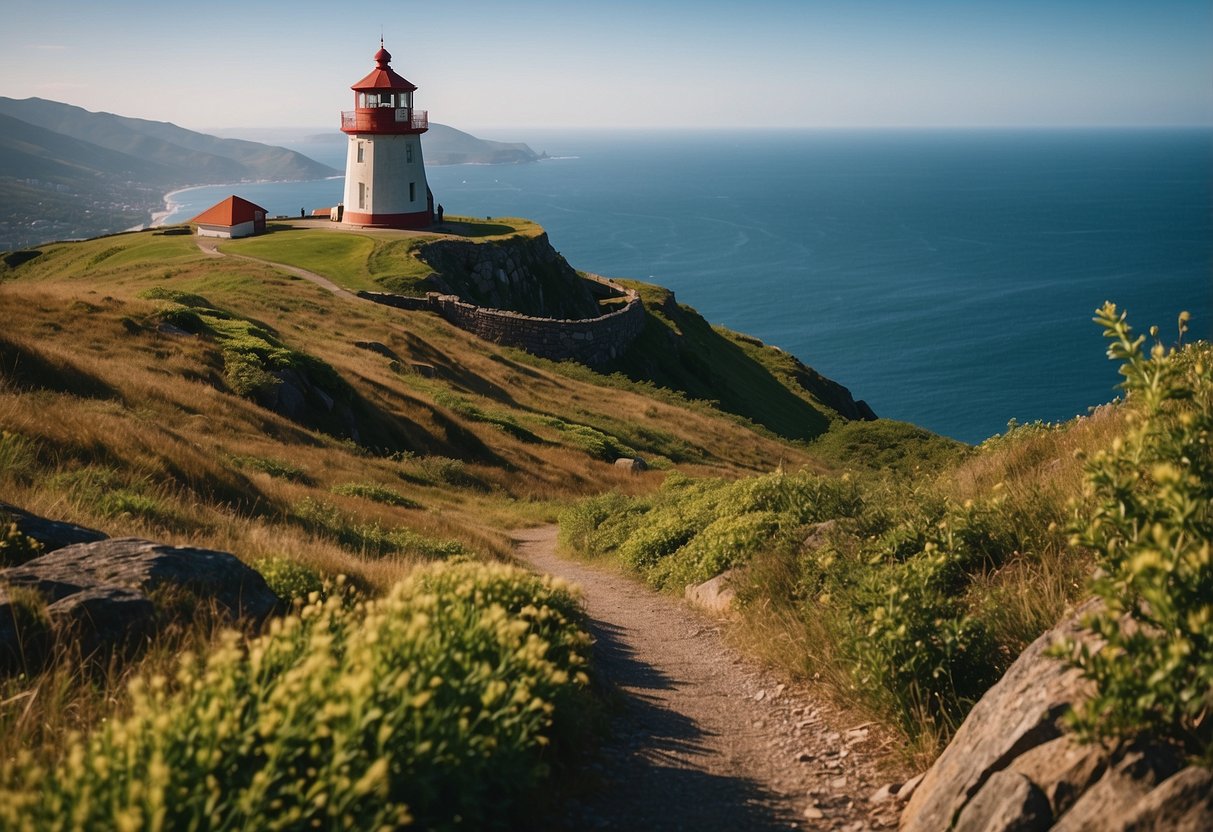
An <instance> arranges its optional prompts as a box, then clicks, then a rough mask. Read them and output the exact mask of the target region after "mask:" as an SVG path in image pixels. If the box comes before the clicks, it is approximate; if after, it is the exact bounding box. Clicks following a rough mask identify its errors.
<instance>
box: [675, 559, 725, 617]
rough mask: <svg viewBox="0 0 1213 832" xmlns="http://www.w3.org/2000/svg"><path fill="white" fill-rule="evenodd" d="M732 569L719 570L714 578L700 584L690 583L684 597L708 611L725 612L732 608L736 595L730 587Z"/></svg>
mask: <svg viewBox="0 0 1213 832" xmlns="http://www.w3.org/2000/svg"><path fill="white" fill-rule="evenodd" d="M733 575H734V570H732V569H729V570H727V571H725V572H721V573H720V574H719V575H717V576H716V577H715V578H712V579H711V580H708V581H704V582H703V583H701V584H690V585H689V586H687V588H686V592H685V593H684V594H685V596H686V599H687V600H688V601H690V602H691V603H692V604H694V605H695V606H697V607H701V608H703V609H705V610H708V611H709V612H714V613H720V614H725V613H727V612H729V611H730V610H731V609H732V608H733V601H734V599H736V597H737V593H736V591H734V589H733V587H732V579H733Z"/></svg>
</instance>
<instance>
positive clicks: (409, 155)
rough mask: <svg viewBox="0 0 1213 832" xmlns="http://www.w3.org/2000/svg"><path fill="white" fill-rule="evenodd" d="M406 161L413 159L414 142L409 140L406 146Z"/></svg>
mask: <svg viewBox="0 0 1213 832" xmlns="http://www.w3.org/2000/svg"><path fill="white" fill-rule="evenodd" d="M404 161H406V162H411V161H413V143H412V142H409V143H408V144H406V145H405V146H404Z"/></svg>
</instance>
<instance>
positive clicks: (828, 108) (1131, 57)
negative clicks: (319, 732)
mask: <svg viewBox="0 0 1213 832" xmlns="http://www.w3.org/2000/svg"><path fill="white" fill-rule="evenodd" d="M350 8H351V6H347V5H346V4H337V3H332V2H326V3H320V2H310V0H294V2H290V3H278V2H249V1H248V0H244V1H243V2H230V1H229V0H211V2H198V3H189V4H185V3H165V2H125V3H124V2H114V3H96V2H89V3H65V2H54V0H50V1H49V2H42V3H27V2H21V3H18V2H15V0H0V24H2V25H0V95H6V96H10V97H14V98H25V97H29V96H40V97H43V98H51V99H55V100H59V101H66V102H68V103H72V104H77V105H79V106H82V107H85V108H86V109H90V110H105V111H109V112H116V113H119V114H122V115H129V116H138V117H142V118H151V119H158V120H164V121H172V122H175V123H177V124H180V125H182V126H185V127H190V128H195V129H200V128H222V127H269V126H274V127H317V126H319V127H324V126H332V125H335V124H336V118H337V116H336V114H337V112H338V111H339V110H341V109H343V108H345V109H348V108H349V107H350V106H351V101H352V95H351V93H350V92H349V89H348V87H349V85H350V84H351V83H353V82H354V81H356V80H358V79H359V78H360V77H361V76H362V75H363V74H365V73H366V72H367V71H369V69H370V68H371V65H372V63H371V55H372V54H373V53H374V51H375V50H376V49H377V48H378V40H379V35H380V31H381V29H382V32H383V35H384V37H385V39H386V43H387V47H388V49H389V50H390V51H391V52H392V54H393V56H394V58H395V60H394V61H393V66H394V67H395V68H396V69H397V70H398V71H399V72H401V73H402V74H403V75H404V76H405V77H407V78H409V79H410V80H411V81H412V82H413V83H415V84H417V85H418V86H419V87H420V88H421V89H420V92H419V94H418V106H419V107H422V108H426V109H428V110H429V111H430V117H431V119H433V120H435V121H439V122H442V123H445V124H451V125H454V126H456V127H460V128H462V129H473V130H476V129H479V130H484V129H493V130H496V131H497V132H498V133H500V132H501V131H505V132H507V133H509V134H512V135H513V134H516V135H517V136H518V137H520V138H524V137H525V134H526V130H527V129H529V128H541V127H623V128H647V127H653V128H658V127H661V128H665V127H706V128H711V127H730V128H735V127H854V126H898V127H920V126H921V127H925V126H1089V125H1172V124H1204V125H1209V124H1213V3H1210V2H1209V0H1139V1H1138V2H1120V1H1119V0H1082V1H1081V2H1080V0H1053V2H1035V0H999V2H986V1H985V0H969V2H953V1H952V0H839V1H838V2H818V1H817V0H795V1H794V0H785V1H783V2H777V1H776V0H749V2H717V0H697V1H696V2H681V0H647V2H636V1H635V0H612V2H610V3H579V2H540V1H538V0H513V1H512V2H480V0H469V1H468V2H464V0H425V2H412V1H411V0H410V1H409V2H400V1H399V0H397V1H396V2H383V1H381V0H365V2H360V3H358V4H352V8H353V9H354V10H352V11H351V10H349V9H350Z"/></svg>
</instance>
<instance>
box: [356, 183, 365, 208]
mask: <svg viewBox="0 0 1213 832" xmlns="http://www.w3.org/2000/svg"><path fill="white" fill-rule="evenodd" d="M358 207H359V208H365V207H366V183H365V182H359V183H358Z"/></svg>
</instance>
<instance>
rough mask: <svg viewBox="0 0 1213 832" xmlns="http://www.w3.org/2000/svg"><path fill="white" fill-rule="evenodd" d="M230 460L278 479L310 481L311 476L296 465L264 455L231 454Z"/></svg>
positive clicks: (242, 466)
mask: <svg viewBox="0 0 1213 832" xmlns="http://www.w3.org/2000/svg"><path fill="white" fill-rule="evenodd" d="M232 462H233V463H235V464H236V465H239V466H240V467H241V468H252V469H253V470H254V471H260V472H261V473H263V474H269V475H270V476H271V477H277V478H278V479H283V480H291V481H292V482H302V483H307V482H310V481H311V477H309V476H308V475H307V472H306V471H304V470H303V469H302V468H300V467H299V466H298V465H292V464H291V463H289V462H284V461H283V460H281V459H274V458H272V457H264V456H233V457H232Z"/></svg>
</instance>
